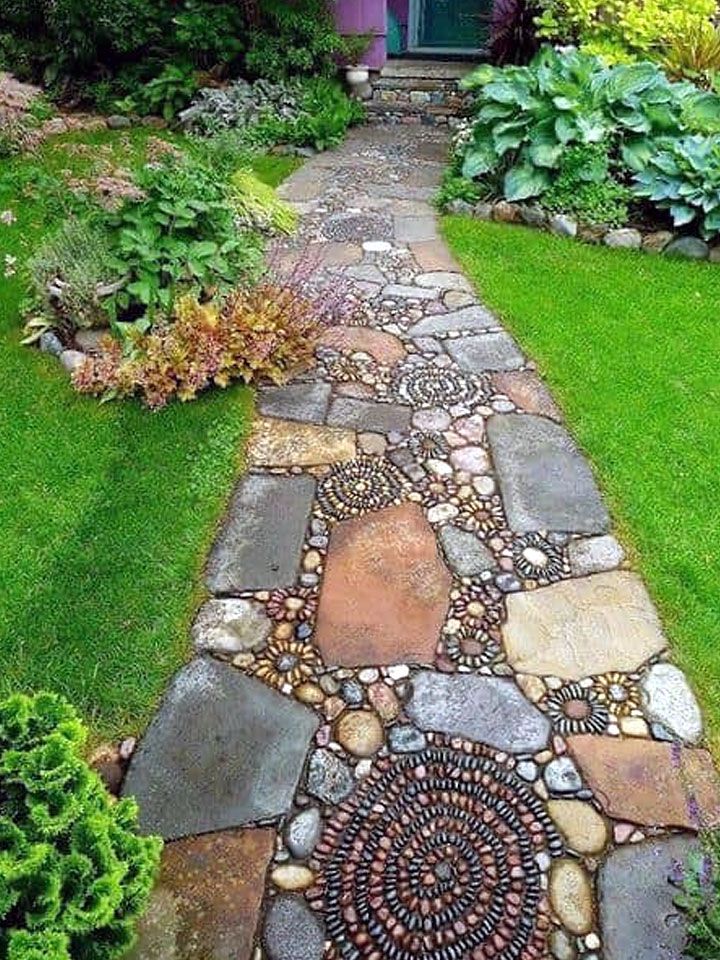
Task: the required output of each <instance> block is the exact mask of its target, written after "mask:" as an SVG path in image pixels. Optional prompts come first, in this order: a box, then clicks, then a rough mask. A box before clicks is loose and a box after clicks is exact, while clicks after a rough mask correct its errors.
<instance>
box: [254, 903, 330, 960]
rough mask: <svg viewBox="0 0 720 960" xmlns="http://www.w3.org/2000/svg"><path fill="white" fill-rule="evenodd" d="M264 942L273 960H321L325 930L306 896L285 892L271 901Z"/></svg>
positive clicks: (323, 950) (266, 918) (266, 919)
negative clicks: (308, 903) (309, 905)
mask: <svg viewBox="0 0 720 960" xmlns="http://www.w3.org/2000/svg"><path fill="white" fill-rule="evenodd" d="M263 942H264V944H265V949H266V951H267V954H268V957H269V958H270V960H321V958H322V956H323V954H324V953H325V928H324V925H323V922H322V920H321V919H320V917H319V916H318V915H317V914H316V913H313V912H312V910H311V909H310V907H308V905H307V904H306V903H305V900H304V899H303V898H302V897H299V896H297V895H294V894H289V893H283V894H280V896H277V897H275V898H274V899H273V900H271V901H270V906H269V907H268V911H267V916H266V917H265V929H264V931H263Z"/></svg>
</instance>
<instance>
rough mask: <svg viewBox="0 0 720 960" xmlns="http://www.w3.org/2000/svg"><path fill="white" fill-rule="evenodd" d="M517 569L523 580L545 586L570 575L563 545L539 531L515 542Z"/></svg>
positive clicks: (514, 557) (514, 552)
mask: <svg viewBox="0 0 720 960" xmlns="http://www.w3.org/2000/svg"><path fill="white" fill-rule="evenodd" d="M513 561H514V565H515V570H516V571H517V573H518V575H519V576H520V577H521V578H522V579H523V580H532V581H533V582H534V583H536V584H538V586H541V587H545V586H547V585H548V584H551V583H557V581H558V580H562V579H563V578H564V577H566V576H569V574H570V568H569V564H568V562H567V559H566V557H565V553H564V551H563V549H562V548H561V547H558V546H556V545H555V544H552V543H550V541H549V540H547V539H546V538H545V537H543V536H542V535H541V534H539V533H526V534H524V535H523V536H521V537H518V539H517V540H516V541H515V542H514V544H513Z"/></svg>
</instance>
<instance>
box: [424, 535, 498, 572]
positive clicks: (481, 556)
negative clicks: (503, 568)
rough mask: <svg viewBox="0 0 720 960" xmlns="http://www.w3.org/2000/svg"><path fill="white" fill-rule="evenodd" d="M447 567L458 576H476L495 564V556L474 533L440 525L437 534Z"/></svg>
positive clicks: (490, 568)
mask: <svg viewBox="0 0 720 960" xmlns="http://www.w3.org/2000/svg"><path fill="white" fill-rule="evenodd" d="M438 539H439V540H440V545H441V547H442V551H443V554H444V555H445V560H446V561H447V565H448V567H449V568H450V569H451V570H452V571H453V572H454V573H456V574H457V575H458V576H459V577H476V576H478V575H479V574H481V573H484V572H485V571H486V570H492V569H493V567H494V566H495V558H494V556H493V555H492V553H491V552H490V551H489V550H488V548H487V547H486V546H485V545H484V544H483V543H482V541H481V540H479V539H478V538H477V537H476V536H475V534H474V533H470V532H469V531H468V530H462V529H461V528H460V527H453V526H452V525H451V524H448V525H447V526H444V527H441V528H440V532H439V534H438Z"/></svg>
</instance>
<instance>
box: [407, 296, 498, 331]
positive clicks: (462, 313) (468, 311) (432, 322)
mask: <svg viewBox="0 0 720 960" xmlns="http://www.w3.org/2000/svg"><path fill="white" fill-rule="evenodd" d="M496 326H497V320H496V319H495V317H494V316H493V315H492V314H491V313H490V311H489V310H486V309H485V307H482V306H480V305H479V304H477V305H475V306H472V307H464V308H463V309H462V310H454V311H453V312H452V313H438V314H436V315H435V316H430V317H423V319H422V320H418V322H417V323H415V324H413V326H412V327H410V329H409V330H408V336H409V337H413V338H417V337H435V336H438V335H442V334H446V333H453V332H454V331H456V330H488V329H489V328H490V327H496Z"/></svg>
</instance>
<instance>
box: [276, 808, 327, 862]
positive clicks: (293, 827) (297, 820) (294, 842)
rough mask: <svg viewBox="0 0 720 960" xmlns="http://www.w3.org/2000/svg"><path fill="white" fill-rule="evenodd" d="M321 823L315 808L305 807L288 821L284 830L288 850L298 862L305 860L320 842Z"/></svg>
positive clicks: (318, 812)
mask: <svg viewBox="0 0 720 960" xmlns="http://www.w3.org/2000/svg"><path fill="white" fill-rule="evenodd" d="M321 832H322V821H321V819H320V811H319V810H318V808H317V807H306V808H305V809H304V810H301V811H300V812H299V813H296V814H295V816H294V817H293V818H292V819H291V820H290V822H289V823H288V825H287V827H286V829H285V842H286V843H287V846H288V850H289V851H290V853H291V854H292V855H293V856H294V857H296V858H297V859H298V860H305V859H306V858H307V857H309V856H310V854H311V853H312V852H313V850H314V849H315V847H316V846H317V843H318V841H319V840H320V834H321Z"/></svg>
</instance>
